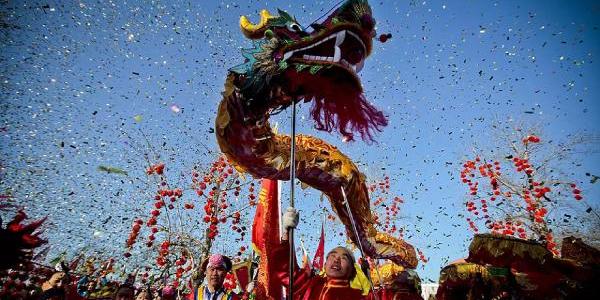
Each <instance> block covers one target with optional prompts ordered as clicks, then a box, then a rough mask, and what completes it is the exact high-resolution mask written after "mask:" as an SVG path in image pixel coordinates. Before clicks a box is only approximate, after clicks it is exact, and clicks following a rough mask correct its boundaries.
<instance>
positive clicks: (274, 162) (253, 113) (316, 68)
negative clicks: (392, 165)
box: [215, 0, 417, 268]
mask: <svg viewBox="0 0 600 300" xmlns="http://www.w3.org/2000/svg"><path fill="white" fill-rule="evenodd" d="M278 13H279V14H278V16H273V15H271V14H270V13H269V12H268V11H266V10H263V11H262V12H261V20H260V22H259V23H258V24H252V23H251V22H250V21H249V20H248V19H247V18H246V17H241V19H240V26H241V29H242V32H243V33H244V34H245V36H246V37H248V38H250V39H253V40H255V44H254V48H253V49H244V50H243V51H242V53H243V55H244V57H245V58H246V61H245V63H244V64H242V65H239V66H236V67H234V68H232V69H231V70H230V72H229V75H228V77H227V80H226V83H225V91H224V92H223V100H222V101H221V103H220V105H219V109H218V113H217V118H216V126H215V128H216V136H217V141H218V143H219V146H220V148H221V151H222V152H223V153H224V154H225V155H226V156H227V158H228V159H229V160H230V161H231V162H232V163H233V164H234V165H235V166H236V168H237V169H238V170H239V171H242V172H247V173H249V174H251V175H253V176H254V177H259V178H268V179H273V180H289V179H290V172H289V168H290V163H291V162H290V148H291V138H290V136H287V135H279V134H276V133H275V132H274V131H273V130H272V128H271V127H270V125H269V116H270V115H272V114H273V113H276V112H278V111H281V110H283V109H285V108H286V107H288V106H290V105H292V104H294V103H298V102H300V101H304V102H312V107H311V109H310V114H311V116H312V118H313V119H314V121H315V124H316V125H315V127H316V128H317V129H319V130H324V131H328V132H331V131H333V130H337V131H338V132H339V133H340V134H342V135H343V136H344V138H345V139H346V140H353V139H354V134H355V133H358V134H359V135H360V136H361V138H362V139H363V140H365V141H367V142H369V141H372V140H373V137H372V134H373V132H374V131H379V130H380V129H381V128H382V127H384V126H386V125H387V119H386V117H385V116H384V115H383V113H382V112H381V111H379V110H378V109H377V108H375V107H374V106H373V105H372V104H370V103H369V102H368V101H367V100H366V98H365V96H364V94H363V89H362V86H361V83H360V79H359V77H358V76H357V72H359V71H360V69H362V66H363V65H364V61H365V59H366V57H367V56H368V55H369V54H370V52H371V47H372V39H373V37H374V36H375V20H374V19H373V16H372V13H371V8H370V6H369V4H368V3H367V1H366V0H348V1H346V2H345V3H344V4H342V5H341V6H340V7H339V8H337V9H336V10H335V11H334V12H333V13H332V14H331V15H329V16H328V17H327V18H326V19H325V20H324V21H323V22H321V23H314V24H311V27H312V29H313V30H312V31H311V32H310V33H309V32H307V31H305V29H304V28H303V27H301V26H300V25H299V24H298V23H297V21H296V20H295V19H294V18H293V17H292V16H290V15H289V14H287V13H286V12H284V11H281V10H279V11H278ZM295 167H296V176H297V178H298V179H299V180H300V181H301V182H303V183H304V184H307V185H309V186H311V187H313V188H316V189H318V190H320V191H322V192H323V193H324V194H325V195H326V196H327V197H328V198H329V200H330V202H331V204H332V207H333V209H334V211H335V212H336V214H337V215H338V216H339V218H340V220H341V221H342V223H343V224H344V225H345V227H346V231H347V234H348V236H349V237H350V238H351V239H352V241H353V242H354V243H355V244H357V245H358V244H359V243H360V244H361V245H362V247H363V249H364V251H365V252H366V253H365V254H366V255H369V256H371V257H374V258H383V259H390V260H392V261H393V262H394V263H396V264H399V265H402V266H404V267H407V268H415V267H416V265H417V258H416V254H415V251H414V248H413V247H412V246H411V245H409V244H408V243H406V242H404V241H403V240H400V239H397V238H394V237H391V236H389V235H386V234H384V233H381V232H377V230H376V229H375V227H374V220H373V217H372V215H371V211H370V201H369V195H368V190H367V186H366V184H365V176H364V175H363V174H362V173H361V172H360V171H359V170H358V168H357V166H356V165H355V164H354V163H353V162H352V160H350V159H349V158H348V157H347V156H346V155H344V154H343V153H341V152H340V151H339V150H338V149H337V148H336V147H334V146H332V145H330V144H328V143H326V142H325V141H323V140H321V139H318V138H315V137H312V136H308V135H298V136H296V158H295ZM341 188H343V189H344V191H345V193H346V195H347V199H348V202H349V206H350V209H351V211H352V217H353V219H354V223H355V224H356V229H357V233H358V236H356V235H355V234H354V230H353V229H352V222H351V220H350V216H349V214H348V212H347V210H346V208H345V203H344V198H343V196H342V192H341Z"/></svg>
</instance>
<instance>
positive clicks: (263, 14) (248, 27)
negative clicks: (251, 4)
mask: <svg viewBox="0 0 600 300" xmlns="http://www.w3.org/2000/svg"><path fill="white" fill-rule="evenodd" d="M273 18H276V17H275V16H273V15H271V13H269V11H268V10H266V9H263V10H261V11H260V22H259V23H258V24H252V23H250V21H249V20H248V18H247V17H246V16H241V17H240V28H241V29H242V33H244V35H245V36H246V37H247V38H249V39H260V38H262V37H263V34H264V32H265V30H266V29H267V23H268V22H269V20H270V19H273Z"/></svg>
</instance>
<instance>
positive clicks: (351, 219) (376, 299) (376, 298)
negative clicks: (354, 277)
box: [340, 186, 379, 300]
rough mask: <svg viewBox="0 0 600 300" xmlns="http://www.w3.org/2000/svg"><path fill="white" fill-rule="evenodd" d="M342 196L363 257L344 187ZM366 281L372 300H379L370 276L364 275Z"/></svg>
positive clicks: (363, 252)
mask: <svg viewBox="0 0 600 300" xmlns="http://www.w3.org/2000/svg"><path fill="white" fill-rule="evenodd" d="M340 189H341V190H342V196H343V197H344V204H346V210H347V211H348V218H350V223H351V224H352V229H353V230H354V236H355V237H356V242H357V243H358V250H360V255H362V257H365V251H364V250H363V247H362V243H361V241H360V237H359V236H358V230H357V229H356V223H354V217H353V216H352V211H351V210H350V203H348V198H346V192H345V191H344V187H343V186H341V187H340ZM365 275H366V277H367V280H368V281H369V285H370V286H371V293H373V298H374V299H375V300H379V297H377V294H376V293H375V288H374V287H373V281H371V276H370V275H369V274H365Z"/></svg>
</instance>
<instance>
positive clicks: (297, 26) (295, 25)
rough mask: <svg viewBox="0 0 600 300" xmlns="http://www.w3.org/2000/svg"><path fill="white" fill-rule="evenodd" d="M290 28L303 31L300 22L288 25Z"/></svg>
mask: <svg viewBox="0 0 600 300" xmlns="http://www.w3.org/2000/svg"><path fill="white" fill-rule="evenodd" d="M288 29H289V30H291V31H295V32H302V31H303V30H302V27H300V25H298V23H291V24H289V25H288Z"/></svg>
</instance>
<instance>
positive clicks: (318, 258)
mask: <svg viewBox="0 0 600 300" xmlns="http://www.w3.org/2000/svg"><path fill="white" fill-rule="evenodd" d="M323 256H325V230H324V229H323V223H321V239H320V240H319V246H318V247H317V252H315V258H313V261H312V266H313V268H315V269H317V270H321V269H323V260H324V257H323Z"/></svg>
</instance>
